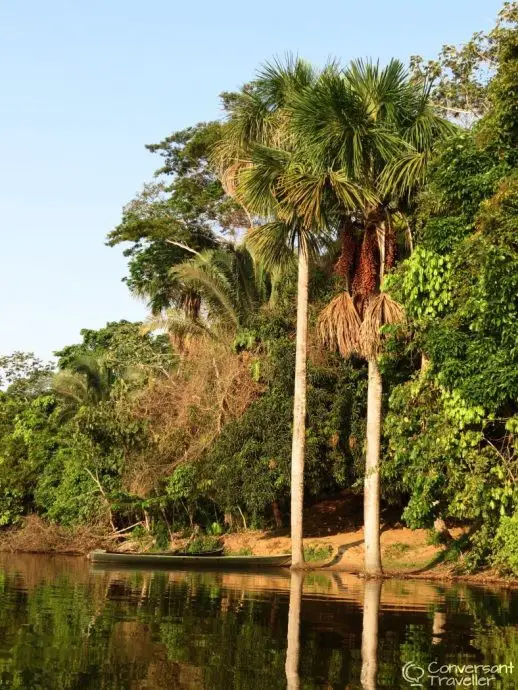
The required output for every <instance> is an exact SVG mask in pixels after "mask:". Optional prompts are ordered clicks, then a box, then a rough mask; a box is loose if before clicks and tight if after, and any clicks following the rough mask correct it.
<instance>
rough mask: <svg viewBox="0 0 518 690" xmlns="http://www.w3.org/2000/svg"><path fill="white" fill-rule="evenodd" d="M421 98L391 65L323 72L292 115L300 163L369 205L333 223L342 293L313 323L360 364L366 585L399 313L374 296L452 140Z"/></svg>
mask: <svg viewBox="0 0 518 690" xmlns="http://www.w3.org/2000/svg"><path fill="white" fill-rule="evenodd" d="M428 95H429V87H428V85H427V84H424V83H416V82H411V81H410V80H409V79H408V77H407V74H406V73H405V70H404V68H403V66H402V65H401V63H400V62H398V61H396V60H392V61H391V62H390V63H389V64H388V65H387V67H386V68H384V69H380V68H379V66H378V65H373V64H371V63H365V62H361V61H359V62H353V63H352V64H351V65H350V67H349V68H348V69H347V70H345V71H344V72H343V73H337V72H336V71H327V72H326V73H325V74H324V75H323V76H322V78H321V79H320V80H319V81H318V83H316V85H315V87H314V88H313V89H308V90H306V91H305V92H304V93H303V94H302V95H301V96H300V97H299V99H298V101H297V103H296V105H295V108H294V114H293V123H294V128H295V130H296V132H297V133H298V134H299V136H300V137H301V138H302V140H304V141H305V142H306V148H307V150H308V151H309V152H310V155H311V156H312V157H313V158H314V159H315V160H319V161H323V162H324V164H325V165H328V166H331V167H333V168H334V167H336V168H339V169H340V171H341V173H342V174H344V175H346V176H347V177H348V178H349V179H351V180H353V181H356V182H357V183H358V184H361V185H363V186H364V187H365V189H366V190H368V191H370V193H371V195H372V196H371V200H369V202H368V203H366V204H364V205H361V206H359V207H357V208H356V209H355V210H354V211H353V212H349V213H347V212H342V213H341V221H340V227H341V240H342V246H341V253H340V256H339V259H338V261H337V264H336V266H335V270H336V272H337V273H338V274H339V275H340V276H341V277H342V279H343V284H344V292H343V293H342V294H340V295H338V297H336V298H335V299H334V300H333V301H332V302H331V303H330V304H329V305H328V306H327V307H326V308H325V309H324V310H323V312H322V314H321V316H320V320H319V329H320V335H321V337H322V340H323V341H324V343H326V344H327V345H328V346H329V347H331V348H332V349H338V350H339V351H340V352H341V354H342V355H343V356H344V357H348V356H350V355H351V354H352V353H357V354H360V355H362V356H363V357H365V358H366V359H367V361H368V395H367V397H368V399H367V450H366V465H365V484H364V490H365V493H364V529H365V571H366V573H368V574H371V575H376V574H379V573H381V571H382V567H381V552H380V529H379V503H380V483H379V460H380V435H381V401H382V379H381V374H380V371H379V368H378V364H377V358H378V355H379V351H380V347H381V343H382V329H383V326H385V325H387V324H390V323H397V322H398V321H400V320H401V319H402V310H401V308H400V307H399V306H398V305H396V304H395V303H394V302H393V301H392V300H391V299H390V297H389V296H388V295H386V294H384V293H380V288H381V284H382V281H383V277H384V274H385V272H386V271H387V270H389V269H390V268H391V267H392V266H393V263H394V260H395V255H396V239H397V238H396V230H395V226H396V224H397V223H396V222H395V221H396V219H397V215H398V214H400V213H401V209H404V208H405V206H406V205H407V204H408V201H409V198H410V196H411V194H412V192H413V191H414V190H415V189H416V188H417V187H418V186H419V185H420V184H421V183H422V181H423V179H424V175H425V172H426V166H427V163H428V161H429V159H430V157H431V156H432V155H433V151H434V148H435V146H436V144H437V142H438V141H440V140H441V139H443V138H444V137H445V136H447V135H448V134H449V133H450V132H451V131H452V125H450V123H448V122H446V121H445V120H443V119H442V118H440V117H438V116H437V115H436V114H435V113H434V112H433V110H432V108H431V105H430V103H429V99H428ZM372 198H375V199H376V201H375V202H374V203H373V202H372Z"/></svg>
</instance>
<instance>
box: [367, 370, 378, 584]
mask: <svg viewBox="0 0 518 690" xmlns="http://www.w3.org/2000/svg"><path fill="white" fill-rule="evenodd" d="M381 392H382V382H381V374H380V370H379V369H378V364H377V362H376V360H375V359H369V382H368V389H367V454H366V455H367V457H366V460H365V484H364V498H363V521H364V540H365V573H366V574H367V575H380V574H381V573H382V572H383V570H382V567H381V549H380V477H379V461H380V438H381Z"/></svg>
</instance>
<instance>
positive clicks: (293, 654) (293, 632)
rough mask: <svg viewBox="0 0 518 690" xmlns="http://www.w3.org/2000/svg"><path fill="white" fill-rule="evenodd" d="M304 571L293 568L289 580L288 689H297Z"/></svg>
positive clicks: (298, 685) (298, 682) (298, 683)
mask: <svg viewBox="0 0 518 690" xmlns="http://www.w3.org/2000/svg"><path fill="white" fill-rule="evenodd" d="M304 575H305V573H304V572H300V571H297V570H293V571H292V573H291V580H290V609H289V613H288V649H287V651H286V666H285V669H286V681H287V688H288V690H299V687H300V678H299V648H300V607H301V602H302V588H303V586H304Z"/></svg>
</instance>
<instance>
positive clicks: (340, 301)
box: [318, 292, 361, 357]
mask: <svg viewBox="0 0 518 690" xmlns="http://www.w3.org/2000/svg"><path fill="white" fill-rule="evenodd" d="M360 325H361V322H360V316H359V314H358V312H357V311H356V307H355V306H354V303H353V301H352V299H351V296H350V294H349V293H348V292H342V293H341V294H339V295H338V296H337V297H335V298H334V299H333V300H331V302H329V304H328V305H327V306H326V307H325V308H324V309H323V310H322V311H321V313H320V316H319V317H318V333H319V336H320V340H321V341H322V343H323V344H324V345H325V346H326V347H327V348H328V349H330V350H338V351H339V352H340V354H341V355H342V357H350V356H351V355H352V354H353V353H355V352H358V350H359V347H360Z"/></svg>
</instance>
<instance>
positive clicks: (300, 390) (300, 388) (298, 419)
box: [291, 246, 309, 568]
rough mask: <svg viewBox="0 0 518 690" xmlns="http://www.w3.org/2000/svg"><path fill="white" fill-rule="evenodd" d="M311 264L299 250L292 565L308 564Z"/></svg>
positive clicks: (292, 482) (301, 248) (292, 478)
mask: <svg viewBox="0 0 518 690" xmlns="http://www.w3.org/2000/svg"><path fill="white" fill-rule="evenodd" d="M308 282H309V261H308V254H307V251H305V249H304V248H303V246H301V247H299V269H298V284H297V342H296V351H295V392H294V402H293V438H292V447H291V564H292V568H298V567H301V566H302V565H303V563H304V552H303V546H302V510H303V505H304V450H305V445H306V356H307V355H306V350H307V334H308Z"/></svg>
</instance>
